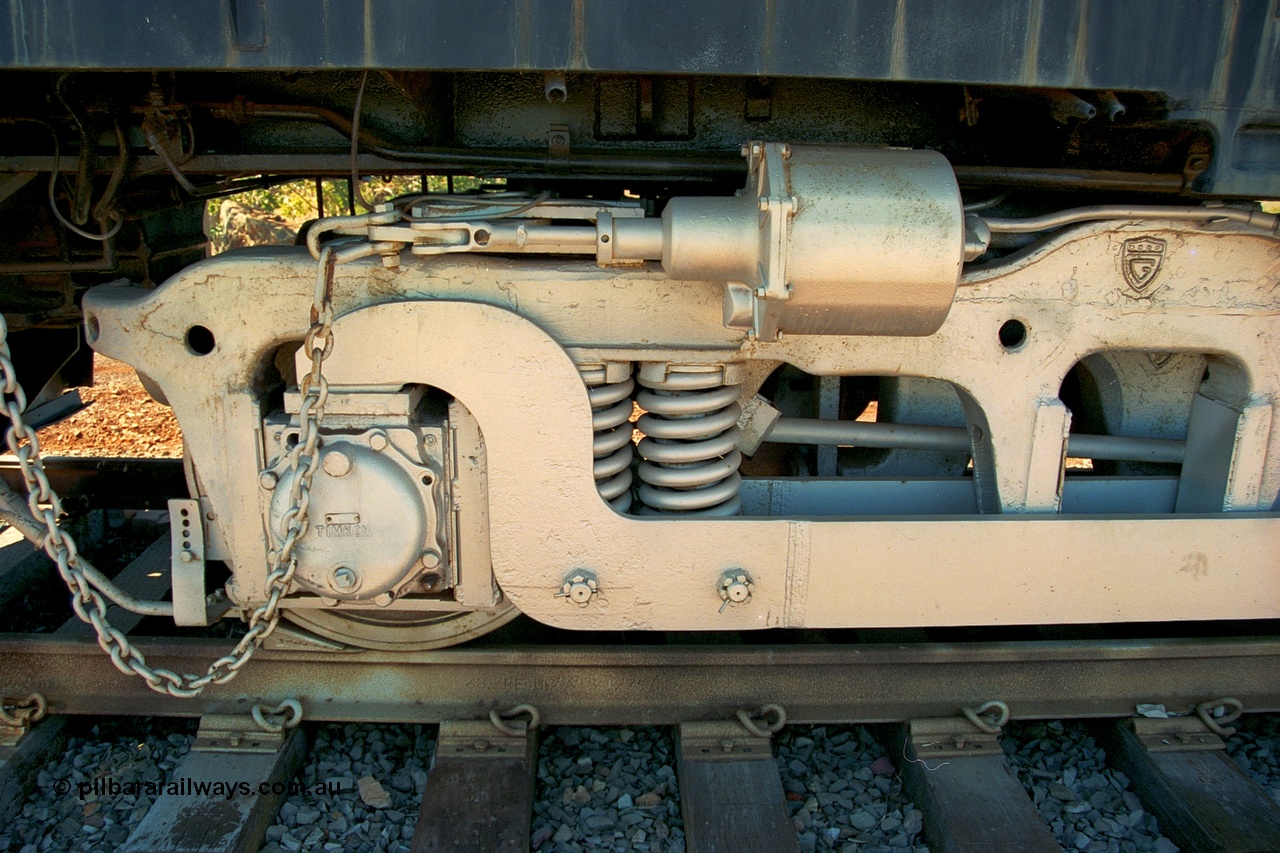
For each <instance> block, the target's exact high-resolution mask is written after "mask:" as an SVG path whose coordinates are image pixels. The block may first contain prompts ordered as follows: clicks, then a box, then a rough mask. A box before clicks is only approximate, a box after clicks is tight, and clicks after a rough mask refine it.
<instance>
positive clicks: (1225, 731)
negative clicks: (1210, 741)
mask: <svg viewBox="0 0 1280 853" xmlns="http://www.w3.org/2000/svg"><path fill="white" fill-rule="evenodd" d="M1219 708H1221V709H1222V710H1223V712H1224V713H1223V714H1222V716H1220V717H1215V716H1214V715H1213V712H1214V711H1216V710H1218V709H1219ZM1243 713H1244V703H1243V702H1241V701H1240V700H1239V699H1236V698H1233V697H1231V696H1223V697H1222V698H1221V699H1214V700H1212V701H1210V702H1201V703H1200V704H1199V705H1196V715H1197V716H1199V717H1200V719H1201V720H1203V721H1204V724H1205V726H1207V727H1208V729H1209V731H1211V732H1213V733H1214V734H1216V735H1219V736H1221V737H1231V736H1232V735H1233V734H1235V733H1236V730H1235V728H1234V727H1233V726H1229V725H1227V723H1234V722H1235V721H1236V720H1238V719H1240V715H1241V714H1243Z"/></svg>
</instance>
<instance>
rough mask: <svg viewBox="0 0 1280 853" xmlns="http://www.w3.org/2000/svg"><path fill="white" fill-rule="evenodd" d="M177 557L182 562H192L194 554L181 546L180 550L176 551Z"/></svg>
mask: <svg viewBox="0 0 1280 853" xmlns="http://www.w3.org/2000/svg"><path fill="white" fill-rule="evenodd" d="M178 559H179V560H181V561H182V562H184V563H194V562H195V559H196V555H195V554H193V553H191V552H190V551H188V550H187V549H186V548H183V549H182V551H180V552H179V553H178Z"/></svg>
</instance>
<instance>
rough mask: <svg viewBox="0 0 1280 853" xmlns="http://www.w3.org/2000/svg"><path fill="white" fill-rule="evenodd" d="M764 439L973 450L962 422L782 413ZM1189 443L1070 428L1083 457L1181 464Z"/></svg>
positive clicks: (1070, 450) (1073, 452)
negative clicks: (827, 417) (883, 420)
mask: <svg viewBox="0 0 1280 853" xmlns="http://www.w3.org/2000/svg"><path fill="white" fill-rule="evenodd" d="M764 440H765V441H771V442H774V443H777V444H836V445H840V446H842V447H878V448H888V449H901V450H937V451H946V452H956V453H968V452H969V450H970V444H969V432H968V430H966V429H965V428H964V427H946V426H928V425H925V424H894V423H881V422H877V421H872V422H867V421H831V420H818V419H815V418H779V419H778V421H777V423H775V424H774V425H773V428H772V429H770V430H769V432H767V433H765V436H764ZM1186 448H1187V443H1186V442H1185V441H1176V440H1173V439H1164V438H1136V437H1129V436H1122V435H1081V434H1072V435H1070V436H1068V438H1067V455H1068V456H1072V457H1077V458H1081V459H1103V460H1112V461H1119V462H1169V463H1173V464H1182V461H1183V458H1184V457H1185V455H1186Z"/></svg>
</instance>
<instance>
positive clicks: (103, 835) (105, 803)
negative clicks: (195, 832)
mask: <svg viewBox="0 0 1280 853" xmlns="http://www.w3.org/2000/svg"><path fill="white" fill-rule="evenodd" d="M194 739H195V736H194V726H193V724H191V723H190V722H188V721H185V720H163V719H154V720H153V719H145V718H139V719H130V720H111V721H108V722H103V723H101V724H99V725H95V726H92V727H90V728H88V729H87V730H86V731H84V732H82V733H79V734H74V735H72V736H71V737H70V738H69V739H68V741H67V747H66V749H65V750H64V751H63V753H62V755H61V756H59V757H58V758H57V759H54V760H52V761H50V762H49V763H48V764H46V765H45V767H44V768H43V769H42V770H40V771H38V772H37V775H36V785H35V790H34V791H32V793H31V796H30V797H28V798H27V802H26V803H25V804H24V805H23V807H22V811H21V812H20V813H19V814H18V816H17V817H16V818H14V820H13V822H12V823H11V824H9V825H8V826H7V827H4V828H3V829H0V850H11V851H16V853H41V852H42V851H59V853H62V851H66V853H72V851H86V853H88V851H104V850H107V851H109V850H114V849H115V848H116V847H118V846H119V845H121V844H123V843H124V841H125V839H127V838H128V837H129V833H130V832H132V831H133V830H134V828H135V827H136V826H137V825H138V824H139V823H141V822H142V819H143V818H144V817H145V816H146V814H147V811H148V810H149V809H150V808H151V804H152V802H153V801H154V799H155V798H154V797H150V796H147V795H146V794H129V793H119V794H114V795H113V794H110V793H109V792H107V791H104V794H103V795H101V796H100V795H99V794H97V793H94V792H93V791H92V790H90V791H88V792H87V793H85V794H83V795H82V794H81V793H80V790H81V786H82V785H92V784H93V783H94V781H95V780H99V781H100V782H106V781H110V782H115V783H118V784H119V785H121V786H126V785H129V784H130V783H134V784H135V785H137V784H138V783H152V784H163V783H165V782H167V781H169V779H170V778H172V775H173V770H174V768H175V767H177V766H178V763H179V762H180V761H181V760H182V758H183V756H185V755H186V754H187V750H188V749H190V747H191V742H192V741H193V740H194ZM122 790H123V788H122Z"/></svg>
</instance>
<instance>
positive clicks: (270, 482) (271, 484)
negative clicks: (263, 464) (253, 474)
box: [258, 471, 280, 491]
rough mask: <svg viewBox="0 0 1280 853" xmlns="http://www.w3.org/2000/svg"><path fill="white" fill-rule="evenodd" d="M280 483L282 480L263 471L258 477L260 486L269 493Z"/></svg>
mask: <svg viewBox="0 0 1280 853" xmlns="http://www.w3.org/2000/svg"><path fill="white" fill-rule="evenodd" d="M278 482H280V478H279V477H277V476H276V475H275V474H272V473H271V472H270V471H263V472H262V473H261V474H259V475H258V485H259V486H262V488H264V489H266V490H267V491H271V490H272V489H274V488H275V487H276V483H278Z"/></svg>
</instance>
